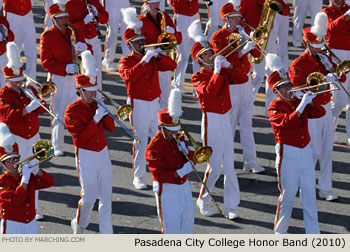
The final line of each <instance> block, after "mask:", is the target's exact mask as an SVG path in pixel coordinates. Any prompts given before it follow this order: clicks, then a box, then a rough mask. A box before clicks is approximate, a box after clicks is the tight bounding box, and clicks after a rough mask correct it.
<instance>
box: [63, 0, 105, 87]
mask: <svg viewBox="0 0 350 252" xmlns="http://www.w3.org/2000/svg"><path fill="white" fill-rule="evenodd" d="M88 2H89V4H88ZM89 9H91V11H89ZM66 10H67V12H68V13H69V25H71V26H77V27H79V29H80V30H81V31H83V33H84V34H85V40H86V43H88V44H90V45H92V50H93V53H94V58H95V62H96V67H97V69H98V72H97V73H98V74H97V85H98V88H99V89H100V90H102V61H101V60H102V52H101V40H100V38H98V30H97V27H98V23H100V24H106V23H107V22H108V12H106V10H105V8H104V7H103V6H102V5H101V3H100V2H99V0H88V1H87V0H85V1H82V0H68V1H67V4H66Z"/></svg>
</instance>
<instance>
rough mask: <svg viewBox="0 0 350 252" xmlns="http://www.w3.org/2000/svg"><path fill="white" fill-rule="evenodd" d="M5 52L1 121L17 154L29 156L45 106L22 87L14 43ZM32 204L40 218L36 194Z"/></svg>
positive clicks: (21, 73)
mask: <svg viewBox="0 0 350 252" xmlns="http://www.w3.org/2000/svg"><path fill="white" fill-rule="evenodd" d="M6 53H7V57H8V63H7V66H5V67H4V68H3V69H2V70H3V73H4V75H5V78H6V83H7V84H6V86H5V87H3V88H2V89H1V90H0V101H1V102H0V121H1V122H4V123H5V124H7V126H8V127H9V129H10V131H11V133H12V134H13V135H14V138H15V141H16V142H17V144H18V146H19V148H20V149H19V151H20V155H21V156H22V157H29V156H31V155H32V154H33V152H32V145H33V144H34V143H35V142H36V141H37V140H38V139H39V138H40V135H39V128H40V125H39V119H38V114H40V113H45V112H46V111H45V109H44V108H42V107H41V106H40V104H39V103H41V104H42V105H44V106H46V103H45V101H43V100H41V99H40V98H39V97H38V92H37V91H36V89H35V88H34V87H32V86H29V87H27V88H25V89H23V88H22V84H23V81H24V76H23V66H22V65H23V63H22V62H21V61H20V57H19V49H18V47H17V46H16V44H15V43H14V42H9V43H7V50H6ZM30 95H32V96H33V97H35V99H37V101H35V100H34V99H33V98H31V97H30ZM34 162H35V160H32V163H34ZM35 201H36V209H37V210H36V213H37V216H36V218H37V219H38V220H40V219H43V215H42V214H41V213H40V211H39V210H38V192H37V194H36V199H35Z"/></svg>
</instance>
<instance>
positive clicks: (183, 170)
mask: <svg viewBox="0 0 350 252" xmlns="http://www.w3.org/2000/svg"><path fill="white" fill-rule="evenodd" d="M190 162H191V161H188V162H187V163H185V164H184V166H182V168H180V169H178V170H176V173H177V174H178V175H179V177H180V178H183V177H184V176H185V175H187V174H189V173H190V172H191V171H192V165H191V163H190Z"/></svg>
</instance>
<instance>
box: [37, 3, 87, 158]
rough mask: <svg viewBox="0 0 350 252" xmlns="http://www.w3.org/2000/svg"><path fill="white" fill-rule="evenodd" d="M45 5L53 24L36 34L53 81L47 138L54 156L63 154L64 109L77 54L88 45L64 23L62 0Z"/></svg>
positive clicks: (70, 92)
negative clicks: (53, 88)
mask: <svg viewBox="0 0 350 252" xmlns="http://www.w3.org/2000/svg"><path fill="white" fill-rule="evenodd" d="M54 2H55V4H53V5H51V6H50V7H49V9H48V12H49V14H50V17H51V19H52V22H53V26H52V27H51V28H50V29H48V30H46V31H44V32H43V33H42V35H41V38H40V59H41V65H42V67H43V69H44V70H46V71H47V72H49V76H48V79H49V80H50V81H52V82H54V83H55V84H56V87H57V92H56V94H55V96H54V97H53V98H52V100H51V109H52V112H53V113H54V114H55V115H56V116H57V117H58V119H59V120H57V119H56V118H52V122H51V138H52V145H53V147H54V149H55V156H62V155H63V144H64V124H63V123H62V122H63V119H64V111H65V110H66V108H67V106H68V105H69V104H70V103H72V102H73V101H74V100H75V99H76V94H75V92H74V86H75V79H74V77H75V74H77V73H78V70H79V69H78V67H79V66H78V65H77V64H78V62H76V57H77V55H78V54H79V53H80V52H81V51H84V50H86V49H87V48H88V46H87V44H86V43H85V39H84V35H83V34H82V32H81V31H80V30H79V28H77V27H70V28H69V27H68V12H67V11H66V9H65V2H66V0H54Z"/></svg>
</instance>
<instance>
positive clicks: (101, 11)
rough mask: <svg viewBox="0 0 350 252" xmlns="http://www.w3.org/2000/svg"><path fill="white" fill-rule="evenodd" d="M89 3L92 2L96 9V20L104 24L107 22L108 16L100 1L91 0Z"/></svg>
mask: <svg viewBox="0 0 350 252" xmlns="http://www.w3.org/2000/svg"><path fill="white" fill-rule="evenodd" d="M90 1H91V0H90ZM91 4H93V5H94V6H95V7H96V9H97V11H98V17H97V21H98V22H99V23H100V24H106V23H107V22H108V18H109V17H108V12H107V11H106V10H105V8H104V7H103V6H102V5H101V3H100V2H99V1H98V0H93V1H91Z"/></svg>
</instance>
